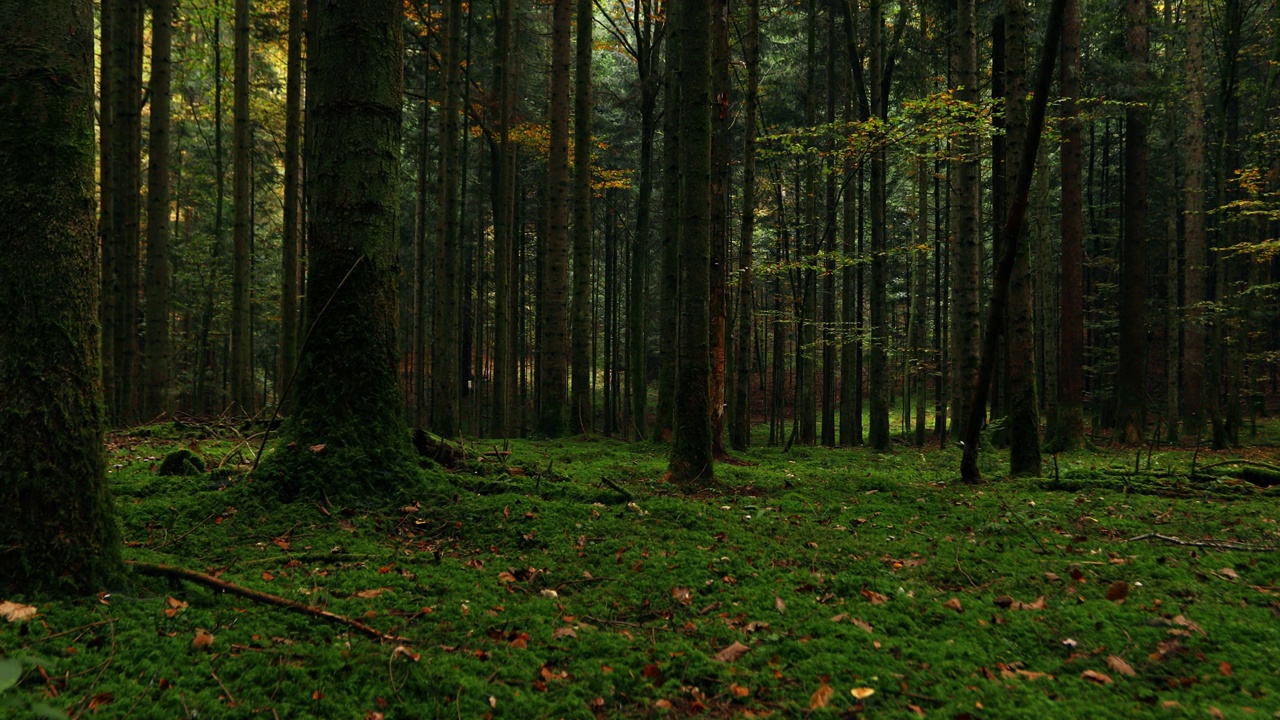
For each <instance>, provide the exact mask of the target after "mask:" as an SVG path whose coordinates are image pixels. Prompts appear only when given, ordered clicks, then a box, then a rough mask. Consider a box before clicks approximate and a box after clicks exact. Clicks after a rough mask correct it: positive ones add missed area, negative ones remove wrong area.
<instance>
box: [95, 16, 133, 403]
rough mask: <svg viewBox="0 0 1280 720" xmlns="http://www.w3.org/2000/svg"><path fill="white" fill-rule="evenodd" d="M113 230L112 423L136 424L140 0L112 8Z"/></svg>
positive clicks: (110, 400)
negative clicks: (134, 422)
mask: <svg viewBox="0 0 1280 720" xmlns="http://www.w3.org/2000/svg"><path fill="white" fill-rule="evenodd" d="M112 20H113V25H114V27H113V28H112V30H111V41H112V45H113V47H112V50H111V60H112V63H113V65H114V73H113V75H114V77H113V80H112V90H113V96H112V112H113V113H114V115H115V117H114V119H113V121H112V131H111V140H112V148H111V155H110V156H109V157H108V159H107V161H108V162H110V163H112V165H113V167H112V170H111V177H112V180H113V183H112V188H113V190H114V191H115V192H114V197H113V199H112V203H111V206H112V219H113V221H114V227H113V228H112V229H111V234H112V237H113V241H112V243H111V244H112V252H111V253H110V255H111V257H112V259H113V262H111V263H110V267H109V270H111V271H112V277H111V278H109V280H108V282H109V285H110V287H111V295H112V299H111V300H110V301H109V303H108V304H109V305H110V306H111V309H112V311H113V312H112V315H113V317H112V321H111V329H112V339H111V342H110V346H111V349H112V357H110V358H104V362H110V363H111V365H112V369H111V373H110V378H111V380H112V383H113V384H112V386H111V387H110V388H109V389H108V395H107V412H108V417H109V419H110V422H112V423H113V424H126V423H130V422H133V421H135V420H136V419H137V418H136V414H137V405H136V397H135V387H134V385H135V382H134V381H135V380H136V376H137V351H138V330H139V328H138V272H139V268H138V253H139V244H140V242H139V240H140V238H139V203H140V200H139V197H140V196H141V193H142V190H141V186H142V183H141V170H140V167H141V165H140V163H141V154H142V115H141V105H142V102H141V96H142V0H117V2H116V3H115V5H114V9H113V10H112Z"/></svg>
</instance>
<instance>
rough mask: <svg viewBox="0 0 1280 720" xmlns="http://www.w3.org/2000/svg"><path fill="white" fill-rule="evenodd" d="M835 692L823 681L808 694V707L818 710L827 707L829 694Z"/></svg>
mask: <svg viewBox="0 0 1280 720" xmlns="http://www.w3.org/2000/svg"><path fill="white" fill-rule="evenodd" d="M835 694H836V691H835V690H834V689H832V687H831V686H830V685H828V684H827V683H826V682H825V681H823V683H822V684H821V685H819V686H818V689H817V690H814V691H813V694H812V695H810V696H809V709H810V710H819V709H821V708H824V707H827V706H828V705H830V704H831V696H832V695H835Z"/></svg>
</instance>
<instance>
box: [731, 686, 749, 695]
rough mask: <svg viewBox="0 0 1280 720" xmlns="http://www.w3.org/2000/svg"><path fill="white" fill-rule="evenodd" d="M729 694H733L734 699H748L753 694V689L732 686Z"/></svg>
mask: <svg viewBox="0 0 1280 720" xmlns="http://www.w3.org/2000/svg"><path fill="white" fill-rule="evenodd" d="M729 692H731V693H733V696H734V697H746V696H748V695H750V694H751V688H747V687H743V686H742V685H734V684H730V685H729Z"/></svg>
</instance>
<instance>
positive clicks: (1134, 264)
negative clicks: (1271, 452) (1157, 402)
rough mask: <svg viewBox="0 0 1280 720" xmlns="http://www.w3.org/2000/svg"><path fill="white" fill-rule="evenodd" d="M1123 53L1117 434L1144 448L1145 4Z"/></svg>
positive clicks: (1139, 0) (1135, 10)
mask: <svg viewBox="0 0 1280 720" xmlns="http://www.w3.org/2000/svg"><path fill="white" fill-rule="evenodd" d="M1125 7H1126V13H1125V14H1126V16H1127V19H1128V32H1127V36H1126V40H1125V50H1126V53H1127V55H1128V57H1129V63H1130V67H1129V77H1130V78H1131V83H1132V85H1133V87H1134V95H1133V96H1132V97H1131V98H1129V100H1130V104H1129V105H1128V107H1127V108H1126V109H1125V143H1124V227H1123V230H1122V232H1121V238H1120V242H1121V245H1120V330H1119V332H1120V337H1119V349H1120V358H1119V367H1118V368H1117V371H1116V432H1117V433H1118V434H1117V439H1118V440H1120V441H1122V442H1126V443H1137V442H1141V441H1142V438H1143V435H1144V427H1143V425H1144V413H1145V405H1146V363H1145V353H1146V334H1147V328H1146V282H1147V272H1146V270H1147V266H1146V262H1147V261H1146V234H1147V228H1146V224H1147V118H1146V114H1147V111H1146V109H1145V108H1143V107H1139V106H1138V103H1140V102H1142V101H1143V100H1144V99H1145V97H1146V94H1147V93H1146V78H1147V70H1146V65H1147V4H1146V0H1127V3H1126V6H1125Z"/></svg>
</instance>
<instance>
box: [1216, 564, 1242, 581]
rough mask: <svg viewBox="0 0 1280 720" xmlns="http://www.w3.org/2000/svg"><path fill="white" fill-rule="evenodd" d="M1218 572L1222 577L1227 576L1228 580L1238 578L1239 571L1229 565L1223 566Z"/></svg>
mask: <svg viewBox="0 0 1280 720" xmlns="http://www.w3.org/2000/svg"><path fill="white" fill-rule="evenodd" d="M1218 574H1219V575H1221V576H1222V577H1224V578H1227V579H1228V580H1239V579H1240V574H1239V573H1237V572H1236V571H1235V570H1233V569H1231V568H1229V567H1224V568H1222V569H1221V570H1219V571H1218Z"/></svg>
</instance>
